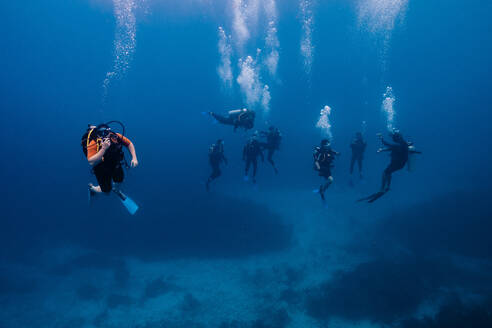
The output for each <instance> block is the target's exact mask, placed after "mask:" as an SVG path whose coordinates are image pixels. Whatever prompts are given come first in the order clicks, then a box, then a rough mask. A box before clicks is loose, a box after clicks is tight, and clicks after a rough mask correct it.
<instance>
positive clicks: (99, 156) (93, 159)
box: [87, 149, 106, 166]
mask: <svg viewBox="0 0 492 328" xmlns="http://www.w3.org/2000/svg"><path fill="white" fill-rule="evenodd" d="M105 153H106V149H101V150H100V151H98V152H97V153H96V155H94V156H92V157H91V158H88V159H87V161H88V162H89V164H90V165H91V166H94V165H96V164H98V163H99V162H101V161H102V159H103V157H104V154H105Z"/></svg>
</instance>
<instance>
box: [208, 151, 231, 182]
mask: <svg viewBox="0 0 492 328" xmlns="http://www.w3.org/2000/svg"><path fill="white" fill-rule="evenodd" d="M208 159H209V162H210V166H211V167H212V173H211V174H210V176H209V178H208V183H210V182H211V181H212V180H215V179H217V178H218V177H220V175H221V174H222V172H221V171H220V164H222V162H224V163H227V159H226V158H225V156H224V146H222V145H217V144H213V145H212V146H211V147H210V151H209V155H208Z"/></svg>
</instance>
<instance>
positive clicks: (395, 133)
mask: <svg viewBox="0 0 492 328" xmlns="http://www.w3.org/2000/svg"><path fill="white" fill-rule="evenodd" d="M391 138H392V139H393V141H394V142H404V141H405V140H404V139H403V135H402V134H401V132H400V130H397V129H395V130H393V132H392V133H391Z"/></svg>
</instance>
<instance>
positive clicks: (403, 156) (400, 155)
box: [382, 140, 409, 174]
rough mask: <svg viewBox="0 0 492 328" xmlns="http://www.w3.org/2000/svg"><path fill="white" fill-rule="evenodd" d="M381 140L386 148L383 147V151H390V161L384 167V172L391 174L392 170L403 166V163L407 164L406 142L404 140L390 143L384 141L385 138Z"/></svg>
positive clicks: (407, 150)
mask: <svg viewBox="0 0 492 328" xmlns="http://www.w3.org/2000/svg"><path fill="white" fill-rule="evenodd" d="M382 142H383V145H385V146H386V147H387V148H386V149H384V151H390V152H391V162H390V164H389V165H388V167H386V169H385V170H384V172H385V173H386V174H392V173H393V172H396V171H398V170H401V169H402V168H404V167H405V164H407V161H408V154H409V149H408V143H407V142H406V141H404V140H402V141H401V142H399V143H396V144H391V143H389V142H386V141H385V140H382Z"/></svg>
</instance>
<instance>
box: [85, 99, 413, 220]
mask: <svg viewBox="0 0 492 328" xmlns="http://www.w3.org/2000/svg"><path fill="white" fill-rule="evenodd" d="M208 114H209V115H210V116H211V117H212V118H213V119H215V120H216V121H217V122H219V123H221V124H224V125H231V126H233V127H234V131H236V130H237V129H238V128H242V129H244V130H246V131H247V130H251V129H253V128H254V125H255V124H254V123H255V116H256V115H255V112H254V111H253V110H250V109H246V108H244V109H238V110H231V111H229V112H228V114H227V115H220V114H217V113H213V112H209V113H208ZM114 123H116V124H119V125H120V126H121V127H122V132H121V133H120V132H115V131H113V130H112V128H111V126H110V125H111V124H114ZM390 135H391V138H392V141H393V142H388V141H386V140H385V139H384V138H383V136H382V134H379V139H380V141H381V143H382V148H380V149H378V151H377V152H378V153H381V152H389V153H390V158H391V161H390V164H389V165H388V167H386V169H385V170H384V171H383V175H382V182H381V188H380V189H379V191H378V192H376V193H374V194H372V195H370V196H368V197H364V198H362V199H359V200H358V201H367V202H369V203H372V202H374V201H376V200H377V199H379V198H380V197H382V196H383V195H384V194H386V193H387V192H388V191H389V190H390V186H391V178H392V174H393V173H394V172H396V171H398V170H401V169H402V168H404V167H405V166H406V165H407V163H408V160H409V156H410V155H412V154H420V152H419V151H417V150H416V149H415V147H414V146H413V143H411V142H408V141H406V140H405V139H404V138H403V135H402V134H401V133H400V132H399V131H398V130H394V131H392V132H391V133H390ZM281 141H282V134H281V132H280V130H279V129H278V128H277V127H275V126H273V125H272V126H270V127H269V128H268V130H267V131H256V132H254V133H253V135H252V136H251V137H250V138H249V139H248V140H247V142H246V144H245V145H244V147H243V152H242V159H243V161H244V162H245V170H244V179H245V181H248V180H249V171H250V169H251V168H252V177H251V180H252V182H253V183H256V173H257V169H258V158H261V160H262V162H264V161H265V156H264V154H263V152H264V151H266V152H267V160H268V162H269V163H270V164H271V166H272V168H273V170H274V172H275V174H278V172H279V171H278V168H277V166H276V164H275V162H274V160H273V155H274V153H275V152H276V151H278V150H279V149H280V145H281ZM81 146H82V149H83V152H84V154H85V156H86V158H87V161H88V163H89V164H90V165H91V167H92V172H93V174H94V175H95V177H96V179H97V182H98V185H93V184H92V183H89V196H90V197H89V198H91V197H92V196H94V195H96V194H100V193H106V194H109V193H111V192H114V193H115V194H116V195H117V196H118V197H119V198H120V199H121V201H122V202H123V204H124V205H125V207H126V208H127V209H128V211H129V212H130V213H131V214H134V213H135V212H136V211H137V210H138V206H137V205H136V204H135V203H134V202H133V201H132V200H131V199H130V198H129V197H128V196H126V195H125V194H124V193H123V192H122V191H121V190H120V189H119V184H121V183H122V182H123V180H124V170H123V167H127V168H130V167H137V166H138V164H139V162H138V159H137V153H136V150H135V146H134V145H133V143H132V142H131V141H130V140H129V139H128V138H127V137H126V136H125V127H124V125H123V124H122V123H121V122H118V121H111V122H107V123H103V124H99V125H89V127H88V129H87V131H86V132H85V134H84V135H83V136H82V141H81ZM123 147H125V148H126V149H127V150H128V152H129V153H130V155H131V161H130V164H128V163H127V162H126V159H125V155H124V152H123ZM350 148H351V151H352V158H351V161H350V174H351V175H352V174H353V171H354V166H355V164H356V163H357V165H358V168H359V177H360V178H361V179H362V178H363V174H362V168H363V160H364V153H365V151H366V148H367V143H366V142H365V140H364V138H363V135H362V133H361V132H357V133H356V135H355V138H354V140H353V141H352V143H351V144H350ZM339 155H340V153H339V152H337V151H335V150H334V149H333V148H332V147H331V143H330V140H329V139H323V140H321V143H320V145H319V146H317V147H315V149H314V153H313V163H314V170H315V171H317V172H318V175H319V176H320V177H322V178H323V179H324V181H323V183H322V184H321V185H320V186H319V188H318V189H317V190H316V191H317V192H318V193H319V195H320V197H321V199H322V200H323V201H324V200H325V192H326V190H327V189H328V188H329V187H330V185H331V184H332V183H333V175H332V169H333V167H334V162H335V159H336V158H337V157H338V156H339ZM208 159H209V163H210V166H211V169H212V172H211V174H210V176H209V177H208V179H207V181H206V183H205V186H206V190H207V191H210V185H211V183H212V182H213V181H215V180H216V179H217V178H218V177H220V176H221V174H222V172H221V165H222V164H226V165H227V163H228V162H227V158H226V156H225V153H224V141H223V140H222V139H218V140H217V142H215V143H214V144H212V145H211V146H210V148H209V152H208Z"/></svg>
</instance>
